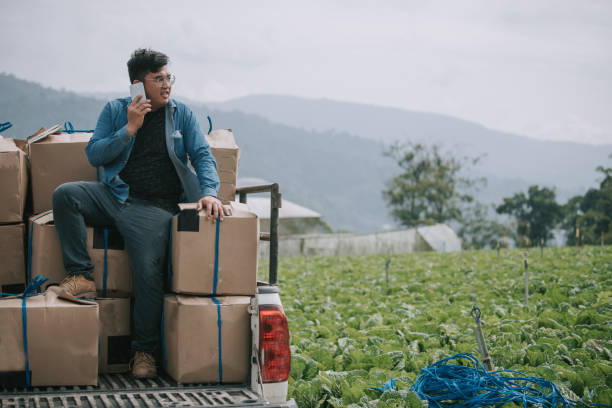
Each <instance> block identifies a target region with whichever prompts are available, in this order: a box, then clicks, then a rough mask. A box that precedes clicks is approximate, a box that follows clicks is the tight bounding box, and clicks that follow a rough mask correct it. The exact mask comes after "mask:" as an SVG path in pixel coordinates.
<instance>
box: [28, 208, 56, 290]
mask: <svg viewBox="0 0 612 408" xmlns="http://www.w3.org/2000/svg"><path fill="white" fill-rule="evenodd" d="M51 212H53V211H47V212H44V213H42V214H40V215H39V216H38V217H36V218H34V219H33V220H32V225H30V238H29V239H28V283H29V282H30V281H31V280H32V236H33V235H34V221H36V220H37V219H39V218H41V217H44V216H45V215H47V214H49V213H51Z"/></svg>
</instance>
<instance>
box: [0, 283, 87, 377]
mask: <svg viewBox="0 0 612 408" xmlns="http://www.w3.org/2000/svg"><path fill="white" fill-rule="evenodd" d="M21 304H22V300H21V299H20V298H2V299H0V333H2V341H0V356H2V358H0V373H2V372H3V373H6V372H24V370H25V354H24V348H23V327H22V308H21ZM26 305H27V306H26V312H27V334H28V337H27V340H28V355H29V363H30V371H31V378H32V386H59V385H97V383H98V305H97V304H96V303H93V302H82V303H74V302H68V301H66V300H63V299H59V298H58V297H57V295H56V294H55V293H54V292H46V293H45V294H43V295H39V296H33V297H29V298H27V300H26Z"/></svg>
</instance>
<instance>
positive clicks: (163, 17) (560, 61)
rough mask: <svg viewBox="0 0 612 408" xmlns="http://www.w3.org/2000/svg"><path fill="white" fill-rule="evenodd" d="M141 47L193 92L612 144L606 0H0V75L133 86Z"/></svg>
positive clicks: (84, 88) (101, 87)
mask: <svg viewBox="0 0 612 408" xmlns="http://www.w3.org/2000/svg"><path fill="white" fill-rule="evenodd" d="M175 3H176V5H175ZM138 47H151V48H154V49H158V50H160V51H163V52H165V53H167V54H168V55H169V56H170V58H171V61H172V64H171V69H172V71H173V72H174V73H175V74H176V75H177V78H178V79H177V83H176V85H175V87H174V92H175V94H180V95H184V96H187V97H189V98H192V99H197V100H202V101H219V100H226V99H231V98H236V97H240V96H244V95H248V94H255V93H274V94H287V95H297V96H304V97H312V98H328V99H335V100H344V101H355V102H364V103H372V104H377V105H384V106H394V107H399V108H405V109H409V110H417V111H428V112H437V113H443V114H449V115H453V116H456V117H459V118H463V119H468V120H472V121H475V122H478V123H482V124H484V125H486V126H488V127H490V128H494V129H498V130H505V131H510V132H514V133H519V134H523V135H526V136H531V137H536V138H543V139H556V140H575V141H580V142H587V143H612V1H608V0H602V1H586V0H576V1H560V0H551V1H536V0H528V1H517V0H512V1H490V0H482V1H452V0H448V1H382V0H379V1H331V0H327V1H314V0H308V1H302V2H296V1H258V2H255V1H231V2H222V1H201V0H200V1H188V2H187V1H177V2H170V1H167V0H166V1H154V0H148V1H142V2H140V1H129V2H127V1H121V2H120V1H109V0H105V1H95V2H94V1H82V0H80V1H61V0H60V1H27V0H21V1H14V0H0V72H7V73H13V74H15V75H16V76H18V77H20V78H24V79H28V80H33V81H36V82H40V83H42V84H44V85H46V86H51V87H55V88H65V89H67V90H74V91H77V92H113V91H123V90H125V91H126V93H127V88H128V83H129V80H128V76H127V68H126V62H127V59H128V58H129V55H130V53H131V52H132V51H133V50H134V49H135V48H138ZM1 91H2V90H0V92H1Z"/></svg>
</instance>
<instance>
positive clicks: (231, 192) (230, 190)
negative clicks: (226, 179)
mask: <svg viewBox="0 0 612 408" xmlns="http://www.w3.org/2000/svg"><path fill="white" fill-rule="evenodd" d="M218 197H219V200H221V202H222V203H223V204H229V203H230V202H232V201H234V199H235V198H236V185H235V184H230V183H225V184H224V183H221V186H220V187H219V194H218ZM226 197H228V198H227V199H226Z"/></svg>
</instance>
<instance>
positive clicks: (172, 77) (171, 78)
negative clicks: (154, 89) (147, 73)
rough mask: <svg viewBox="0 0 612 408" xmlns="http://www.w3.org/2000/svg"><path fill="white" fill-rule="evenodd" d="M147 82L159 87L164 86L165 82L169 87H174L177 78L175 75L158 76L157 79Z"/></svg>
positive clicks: (149, 79) (148, 79) (150, 79)
mask: <svg viewBox="0 0 612 408" xmlns="http://www.w3.org/2000/svg"><path fill="white" fill-rule="evenodd" d="M145 80H147V81H153V82H155V84H156V85H157V86H162V85H163V84H164V82H167V83H168V85H174V81H176V76H175V75H174V74H170V75H166V76H163V75H160V76H156V77H155V78H145Z"/></svg>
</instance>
